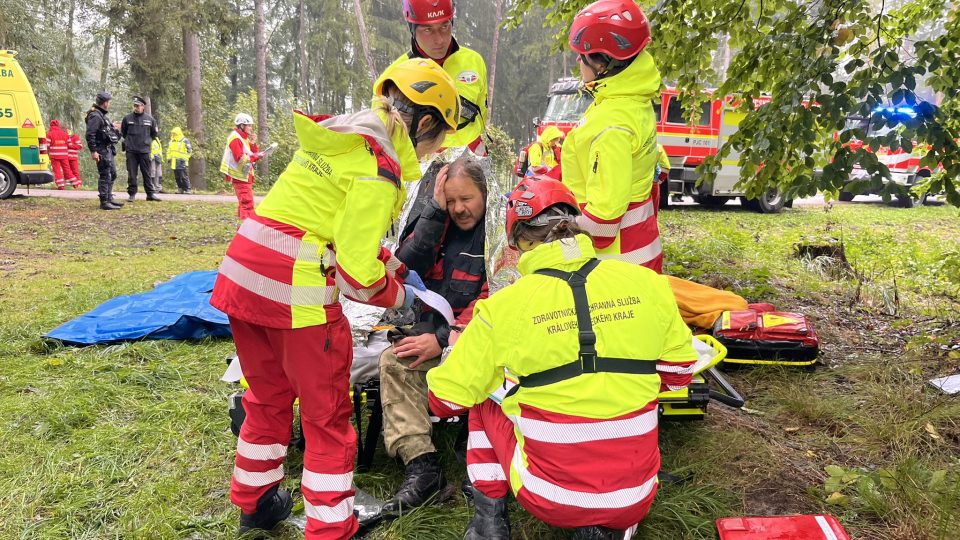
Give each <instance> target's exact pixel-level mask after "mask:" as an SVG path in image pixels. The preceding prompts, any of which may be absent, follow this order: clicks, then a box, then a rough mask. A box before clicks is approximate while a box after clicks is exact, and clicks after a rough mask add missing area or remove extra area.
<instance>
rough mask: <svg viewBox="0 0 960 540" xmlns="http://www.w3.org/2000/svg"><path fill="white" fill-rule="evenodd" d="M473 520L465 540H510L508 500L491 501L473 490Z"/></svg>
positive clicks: (476, 490)
mask: <svg viewBox="0 0 960 540" xmlns="http://www.w3.org/2000/svg"><path fill="white" fill-rule="evenodd" d="M473 506H474V513H473V519H472V520H470V525H468V526H467V532H465V533H464V534H463V540H510V514H509V513H508V512H507V498H506V497H501V498H499V499H491V498H490V497H487V496H486V495H484V494H483V492H481V491H480V490H479V489H477V488H473Z"/></svg>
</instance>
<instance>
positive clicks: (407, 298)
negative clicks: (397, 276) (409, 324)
mask: <svg viewBox="0 0 960 540" xmlns="http://www.w3.org/2000/svg"><path fill="white" fill-rule="evenodd" d="M403 292H404V293H406V294H405V295H404V299H403V307H404V309H410V308H412V307H413V301H414V300H416V299H417V295H416V293H414V292H413V287H411V286H410V285H404V286H403Z"/></svg>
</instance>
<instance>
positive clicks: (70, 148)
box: [67, 129, 83, 189]
mask: <svg viewBox="0 0 960 540" xmlns="http://www.w3.org/2000/svg"><path fill="white" fill-rule="evenodd" d="M80 150H83V139H81V138H80V135H78V134H77V133H76V132H75V131H73V130H72V129H68V130H67V156H68V157H69V158H70V159H69V164H70V176H71V177H72V178H73V189H80V187H81V186H83V179H82V178H80Z"/></svg>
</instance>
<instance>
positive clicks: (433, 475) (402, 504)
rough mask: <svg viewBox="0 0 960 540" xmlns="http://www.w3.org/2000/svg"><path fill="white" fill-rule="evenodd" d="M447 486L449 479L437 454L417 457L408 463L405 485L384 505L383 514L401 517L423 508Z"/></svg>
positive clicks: (431, 453)
mask: <svg viewBox="0 0 960 540" xmlns="http://www.w3.org/2000/svg"><path fill="white" fill-rule="evenodd" d="M446 486H447V479H446V477H444V476H443V469H442V468H440V462H439V461H438V460H437V454H436V453H435V452H430V453H429V454H424V455H422V456H417V457H415V458H413V459H412V460H410V463H407V467H406V473H405V475H404V477H403V483H402V484H400V489H399V490H397V494H396V495H394V497H393V498H392V499H390V500H389V501H387V504H385V505H383V512H384V513H387V514H397V515H400V514H403V513H404V512H406V511H409V510H411V509H413V508H417V507H418V506H423V505H424V503H426V502H427V501H428V500H429V499H430V497H433V496H434V495H436V494H437V493H438V492H439V491H440V490H442V489H443V488H445V487H446Z"/></svg>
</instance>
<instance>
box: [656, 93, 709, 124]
mask: <svg viewBox="0 0 960 540" xmlns="http://www.w3.org/2000/svg"><path fill="white" fill-rule="evenodd" d="M667 122H670V123H671V124H686V123H687V112H686V111H685V110H684V108H683V107H682V106H681V105H680V100H679V99H677V98H676V97H672V98H670V104H669V105H667ZM697 125H700V126H709V125H710V102H709V101H705V102H703V103H701V104H700V118H699V119H698V120H697Z"/></svg>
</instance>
